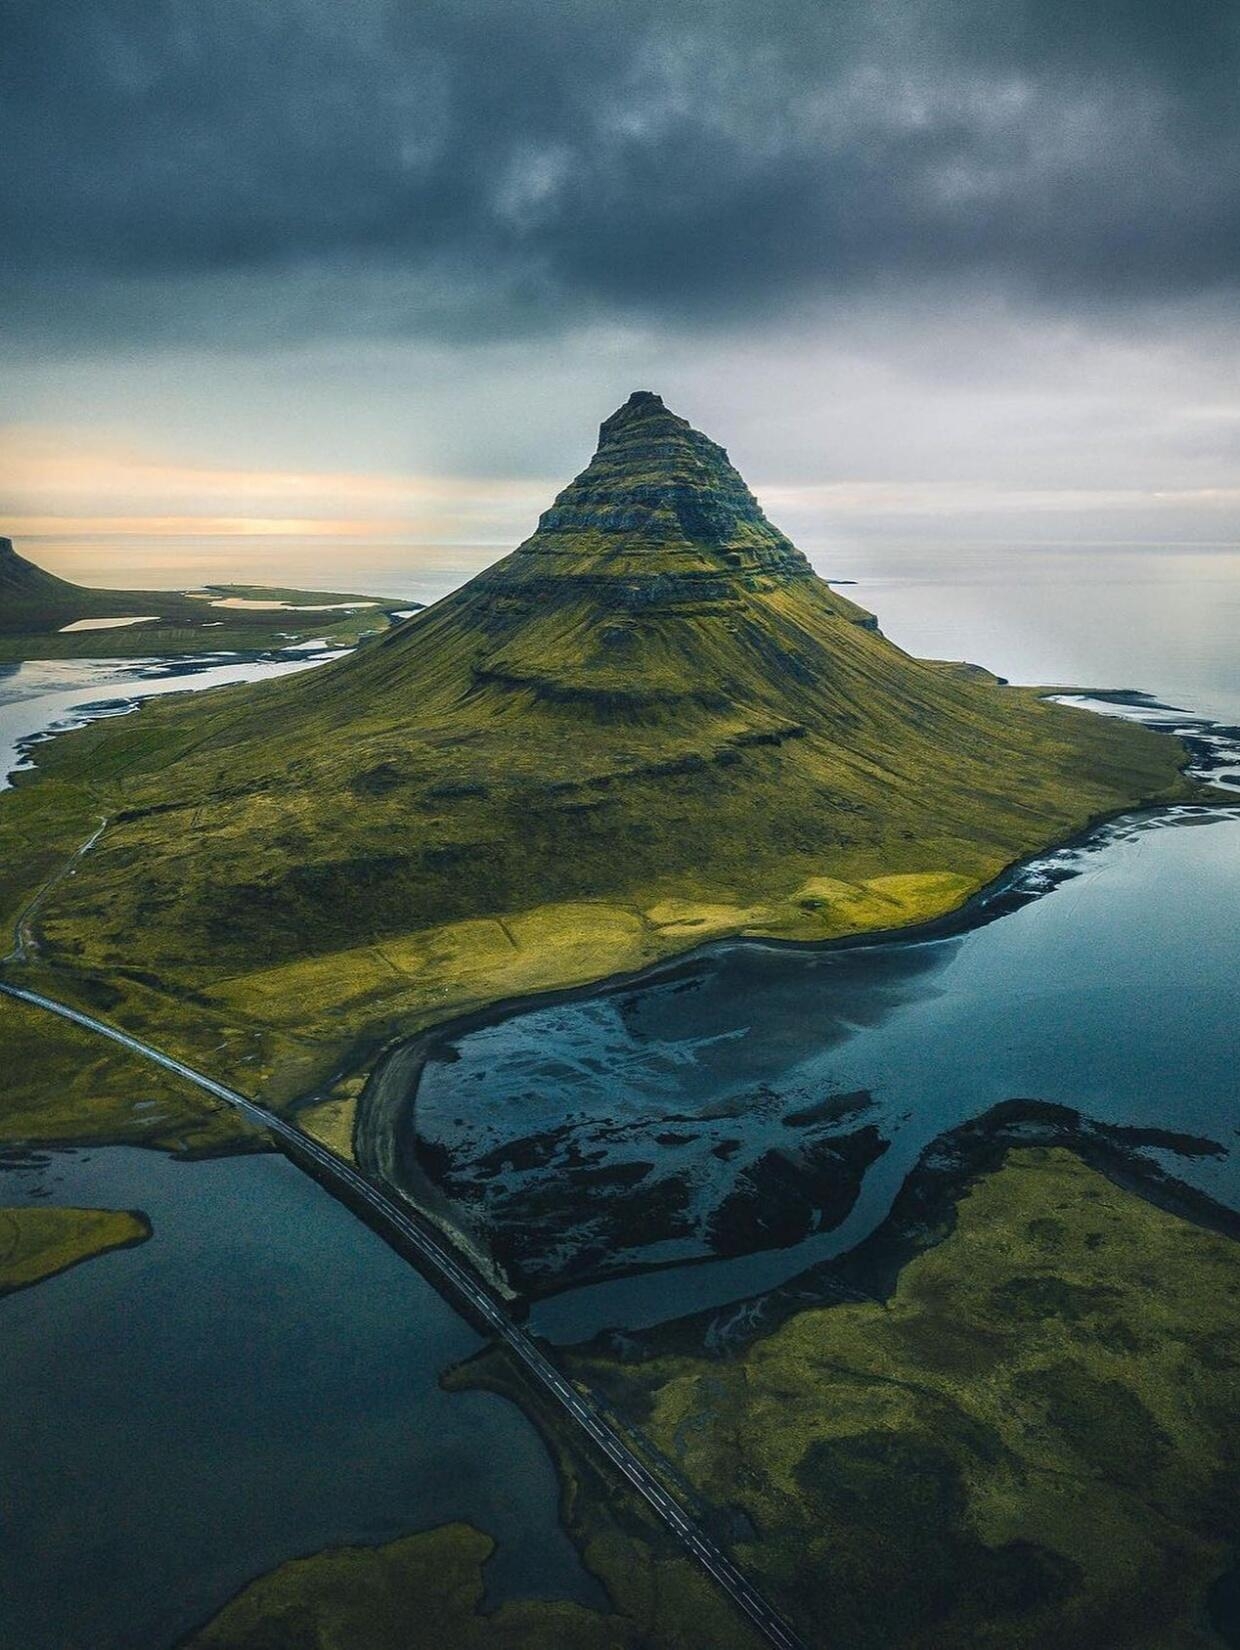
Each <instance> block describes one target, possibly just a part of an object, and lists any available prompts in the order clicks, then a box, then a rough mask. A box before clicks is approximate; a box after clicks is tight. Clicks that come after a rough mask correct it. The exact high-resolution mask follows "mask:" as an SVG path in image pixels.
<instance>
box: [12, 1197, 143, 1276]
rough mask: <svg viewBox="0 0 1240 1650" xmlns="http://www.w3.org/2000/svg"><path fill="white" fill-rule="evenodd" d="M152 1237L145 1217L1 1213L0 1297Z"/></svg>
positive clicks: (43, 1210) (58, 1210) (52, 1210)
mask: <svg viewBox="0 0 1240 1650" xmlns="http://www.w3.org/2000/svg"><path fill="white" fill-rule="evenodd" d="M150 1235H151V1227H150V1223H149V1222H148V1221H147V1219H146V1217H145V1215H141V1214H137V1213H131V1212H130V1211H129V1210H127V1209H70V1208H64V1207H50V1206H39V1207H34V1208H30V1207H25V1206H22V1207H18V1208H7V1209H5V1208H0V1295H8V1294H11V1293H12V1292H13V1291H14V1290H15V1289H25V1288H28V1287H29V1286H30V1285H31V1284H33V1283H41V1282H42V1281H43V1279H44V1278H50V1277H54V1276H55V1274H56V1273H57V1272H66V1271H68V1269H69V1267H71V1266H76V1265H77V1264H78V1263H79V1261H83V1260H90V1259H91V1258H92V1256H94V1255H102V1254H106V1253H107V1251H108V1250H109V1249H125V1248H128V1247H129V1246H130V1245H131V1244H134V1243H142V1242H144V1241H145V1240H146V1239H147V1238H149V1237H150Z"/></svg>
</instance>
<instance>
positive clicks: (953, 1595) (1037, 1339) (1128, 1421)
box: [577, 1148, 1240, 1650]
mask: <svg viewBox="0 0 1240 1650" xmlns="http://www.w3.org/2000/svg"><path fill="white" fill-rule="evenodd" d="M1237 1259H1238V1255H1237V1248H1236V1245H1235V1243H1234V1241H1232V1240H1231V1239H1229V1238H1227V1237H1224V1236H1220V1235H1217V1234H1214V1233H1211V1232H1207V1231H1204V1230H1202V1229H1200V1228H1199V1227H1197V1226H1194V1225H1192V1224H1191V1223H1189V1222H1188V1221H1186V1220H1183V1219H1181V1218H1179V1217H1178V1216H1176V1215H1174V1214H1171V1213H1168V1212H1166V1211H1164V1210H1161V1209H1158V1208H1155V1207H1153V1206H1152V1205H1151V1204H1149V1203H1147V1202H1145V1201H1144V1200H1143V1199H1142V1198H1140V1197H1138V1196H1137V1195H1135V1194H1134V1193H1132V1192H1128V1191H1124V1190H1120V1189H1118V1188H1117V1187H1116V1186H1115V1185H1114V1184H1112V1183H1111V1181H1109V1180H1107V1179H1106V1178H1104V1177H1103V1176H1102V1175H1101V1174H1099V1173H1098V1172H1097V1171H1095V1170H1093V1169H1091V1168H1088V1167H1086V1166H1085V1165H1084V1164H1083V1163H1082V1162H1081V1160H1080V1159H1079V1158H1078V1157H1076V1156H1075V1155H1074V1154H1073V1153H1071V1152H1069V1151H1066V1150H1063V1149H1058V1148H1027V1149H1021V1150H1016V1151H1013V1152H1011V1153H1010V1154H1009V1155H1008V1157H1007V1159H1006V1161H1005V1162H1004V1164H1003V1166H1002V1167H1001V1168H1000V1169H999V1170H997V1171H996V1172H993V1173H991V1174H988V1175H985V1176H983V1177H982V1178H981V1179H979V1180H978V1181H977V1182H976V1183H975V1184H974V1185H973V1187H972V1189H971V1190H969V1191H968V1192H967V1194H966V1195H964V1196H963V1197H962V1198H961V1200H960V1202H959V1205H958V1207H957V1211H956V1219H955V1225H954V1230H952V1231H951V1233H950V1235H948V1236H947V1237H946V1238H944V1239H943V1240H942V1241H941V1242H939V1243H938V1244H937V1245H935V1246H934V1247H932V1248H930V1249H928V1250H926V1251H925V1252H924V1253H922V1254H920V1255H919V1256H917V1258H915V1259H914V1260H912V1261H910V1262H909V1263H908V1264H907V1265H906V1266H905V1267H904V1269H903V1270H902V1272H901V1274H900V1276H899V1278H898V1281H897V1284H896V1287H895V1289H894V1292H893V1294H892V1295H891V1297H890V1298H889V1299H888V1300H887V1301H885V1302H881V1303H880V1302H873V1303H870V1302H862V1303H858V1304H844V1305H837V1306H831V1307H824V1308H812V1309H809V1310H804V1311H800V1312H798V1313H796V1314H795V1315H794V1316H792V1317H791V1318H789V1319H788V1320H787V1321H786V1322H784V1323H783V1324H782V1325H781V1326H780V1327H779V1328H778V1329H776V1330H775V1331H774V1332H773V1333H771V1334H769V1335H768V1336H766V1337H764V1338H763V1339H760V1340H757V1341H755V1342H753V1343H752V1344H751V1345H750V1346H749V1347H748V1348H747V1349H746V1350H745V1351H744V1352H743V1353H742V1354H741V1355H739V1356H737V1357H735V1358H733V1359H730V1360H722V1361H720V1360H707V1359H702V1358H694V1357H685V1356H669V1357H655V1358H653V1359H652V1360H651V1361H648V1362H645V1363H639V1364H624V1363H615V1362H613V1361H611V1360H609V1359H599V1358H595V1357H591V1358H587V1359H583V1360H581V1361H580V1363H579V1364H578V1365H577V1370H578V1373H579V1374H580V1375H581V1376H582V1378H584V1379H586V1380H588V1381H590V1382H592V1383H594V1384H595V1385H597V1386H599V1387H600V1388H602V1389H603V1390H605V1391H607V1392H609V1393H610V1394H611V1395H612V1396H613V1397H614V1398H615V1399H616V1400H617V1401H618V1402H619V1403H620V1404H621V1407H622V1408H624V1409H625V1410H626V1411H627V1412H629V1413H630V1414H632V1415H634V1416H635V1417H637V1418H639V1419H640V1421H641V1424H642V1425H643V1426H644V1427H645V1429H646V1430H647V1431H648V1432H649V1434H650V1435H651V1437H652V1438H653V1440H654V1442H655V1443H656V1444H657V1445H658V1446H659V1447H660V1448H661V1449H662V1450H663V1451H664V1452H665V1453H666V1454H668V1455H669V1456H670V1457H671V1458H672V1459H673V1460H674V1461H675V1463H676V1464H677V1466H678V1468H679V1469H680V1470H681V1471H682V1472H683V1473H684V1474H685V1475H686V1476H687V1477H688V1478H689V1479H690V1480H691V1482H692V1483H693V1484H694V1485H695V1486H696V1487H697V1489H698V1490H699V1491H700V1492H701V1493H702V1494H703V1495H704V1496H705V1497H706V1498H707V1499H708V1500H709V1501H710V1502H712V1503H713V1504H714V1505H716V1506H718V1507H720V1508H731V1509H734V1510H736V1511H739V1512H740V1513H742V1514H743V1515H744V1517H745V1518H746V1519H747V1520H748V1521H749V1525H750V1527H751V1528H752V1530H753V1531H754V1532H756V1536H755V1539H753V1540H751V1541H747V1542H745V1543H743V1544H741V1545H739V1546H738V1547H737V1556H738V1557H739V1558H740V1559H741V1561H742V1562H743V1563H744V1564H745V1565H746V1566H747V1567H748V1568H749V1569H750V1570H751V1571H752V1573H753V1574H754V1575H755V1577H756V1578H757V1579H758V1581H759V1583H760V1584H761V1585H764V1586H765V1587H766V1588H767V1590H768V1591H769V1593H770V1594H771V1596H772V1598H773V1600H774V1601H775V1602H776V1603H779V1604H782V1605H783V1607H784V1608H785V1609H786V1610H787V1611H788V1613H789V1614H790V1615H791V1616H792V1618H793V1620H794V1622H795V1623H796V1624H797V1625H798V1626H799V1627H800V1629H801V1630H802V1631H803V1632H804V1633H805V1635H806V1637H807V1640H808V1642H809V1643H810V1644H812V1645H814V1646H819V1647H822V1650H845V1647H848V1650H867V1647H869V1646H874V1647H875V1650H879V1647H881V1650H965V1647H968V1650H998V1647H1002V1650H1042V1647H1044V1646H1046V1645H1048V1644H1056V1643H1061V1644H1075V1645H1089V1646H1090V1647H1091V1650H1206V1647H1207V1646H1213V1645H1217V1644H1219V1643H1220V1640H1218V1639H1217V1638H1216V1637H1214V1635H1213V1634H1212V1633H1211V1631H1210V1630H1209V1627H1208V1626H1207V1624H1206V1610H1205V1596H1206V1594H1207V1592H1208V1590H1209V1588H1210V1586H1211V1584H1212V1583H1213V1582H1214V1581H1215V1579H1216V1578H1217V1577H1219V1576H1220V1575H1222V1574H1223V1573H1224V1572H1225V1571H1226V1570H1227V1569H1228V1568H1229V1566H1230V1564H1231V1563H1232V1562H1233V1561H1234V1560H1233V1559H1232V1558H1231V1557H1230V1556H1229V1554H1230V1553H1231V1552H1232V1551H1233V1550H1234V1544H1235V1542H1236V1540H1237V1539H1238V1538H1240V1493H1238V1492H1240V1266H1238V1265H1237Z"/></svg>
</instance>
